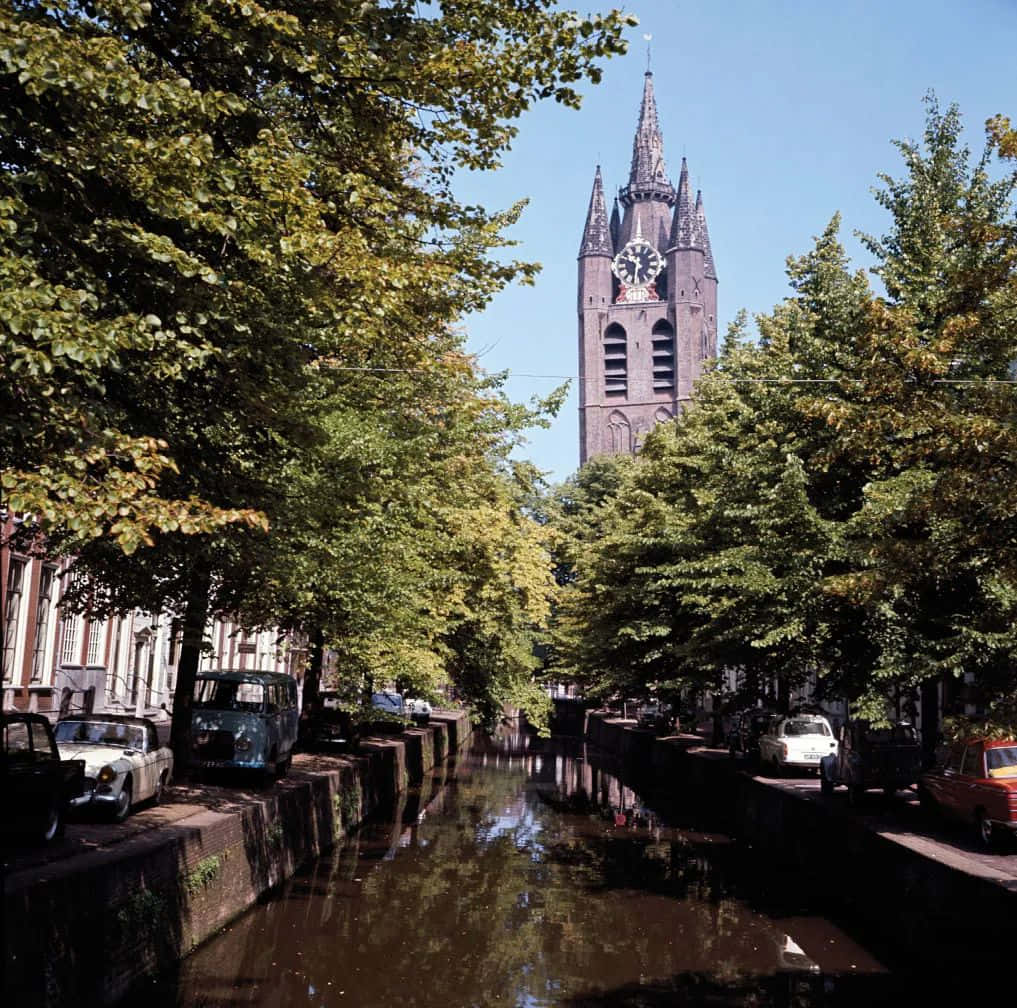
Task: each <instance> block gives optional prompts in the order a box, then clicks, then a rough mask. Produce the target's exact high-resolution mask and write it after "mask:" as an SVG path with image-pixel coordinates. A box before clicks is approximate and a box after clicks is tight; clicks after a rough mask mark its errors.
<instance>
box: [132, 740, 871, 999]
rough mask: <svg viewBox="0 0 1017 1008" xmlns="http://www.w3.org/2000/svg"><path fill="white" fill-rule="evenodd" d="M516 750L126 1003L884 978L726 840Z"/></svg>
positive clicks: (803, 993) (320, 870)
mask: <svg viewBox="0 0 1017 1008" xmlns="http://www.w3.org/2000/svg"><path fill="white" fill-rule="evenodd" d="M523 741H524V740H523V738H521V737H520V738H516V739H512V740H511V743H512V744H511V745H509V746H507V747H505V748H503V749H502V748H497V747H494V746H492V745H490V744H488V745H487V746H486V747H481V748H478V749H477V750H476V751H475V752H474V753H473V754H472V755H471V757H470V759H468V760H466V761H464V762H462V763H461V764H460V765H459V766H458V767H457V768H456V769H455V770H452V771H448V772H447V776H446V775H445V774H446V772H443V775H441V776H439V777H436V778H435V779H434V780H433V781H431V782H429V783H428V785H427V786H426V787H425V789H424V790H423V792H422V793H421V794H419V795H417V794H413V795H411V796H410V797H409V798H408V799H407V798H405V797H404V798H403V799H402V807H401V808H400V810H399V812H400V815H399V816H398V817H397V818H396V819H395V821H394V822H389V823H372V824H370V825H368V826H366V827H365V828H363V829H362V830H360V831H359V832H358V833H357V834H356V835H355V836H353V837H352V838H351V840H350V841H349V843H348V844H347V846H346V847H345V848H344V849H343V850H341V851H338V852H336V853H335V854H334V856H332V857H328V858H324V859H322V860H321V861H319V862H318V863H317V864H315V865H314V866H313V868H311V869H310V870H309V871H308V872H307V873H306V874H304V875H302V876H300V877H298V878H296V879H294V880H293V881H292V882H291V883H290V884H289V885H288V886H287V887H286V888H285V890H284V891H283V892H282V893H281V894H280V895H279V897H278V898H275V899H273V900H271V901H270V902H268V903H266V904H265V905H263V906H260V907H258V908H256V909H255V910H253V911H251V912H250V913H249V914H247V915H246V916H244V917H243V918H241V919H240V920H239V921H237V922H236V923H235V924H233V925H232V926H231V927H230V928H228V929H227V930H226V931H224V932H223V934H221V935H220V936H219V937H217V938H216V939H214V940H213V941H211V942H210V943H209V944H207V945H206V946H205V947H203V948H202V949H200V950H199V951H198V952H196V953H195V954H194V955H193V956H191V957H190V958H189V959H188V960H187V961H186V962H184V963H183V964H182V965H181V967H180V968H179V971H178V973H177V974H176V975H174V976H173V977H170V978H166V977H164V978H161V979H160V980H159V981H157V982H153V983H152V984H151V986H150V987H148V989H145V990H142V991H140V992H135V994H134V995H133V996H132V998H131V1000H130V1003H131V1004H135V1003H137V1001H138V1000H139V998H143V999H144V1000H145V1002H146V1008H149V1006H152V1008H154V1006H162V1008H168V1006H170V1005H174V1006H176V1005H180V1006H184V1005H186V1006H207V1008H212V1006H215V1008H225V1006H241V1005H251V1006H254V1005H258V1006H267V1005H287V1006H289V1005H292V1006H298V1008H299V1006H305V1005H306V1006H312V1005H313V1006H329V1008H331V1006H339V1005H356V1006H358V1008H368V1006H385V1008H387V1006H393V1005H401V1004H405V1005H414V1006H416V1005H419V1006H442V1008H454V1006H465V1005H471V1006H472V1005H476V1006H487V1005H506V1006H539V1005H577V1006H578V1005H591V1006H592V1005H597V1006H601V1005H602V1006H607V1005H658V1004H659V1005H664V1004H674V1003H682V1004H691V1003H695V1004H700V1003H702V1004H712V1005H736V1004H737V1005H764V1004H767V1005H769V1004H773V1005H792V1004H793V1005H803V1006H805V1005H820V1004H824V1005H825V1004H833V1003H838V1004H839V1003H850V1002H849V1001H840V1000H836V1001H835V1000H832V999H836V998H837V997H838V992H840V994H841V995H845V994H847V993H848V990H847V988H845V987H844V985H845V984H848V985H850V984H854V985H855V986H854V988H852V992H853V993H852V997H853V996H854V995H855V994H861V993H862V990H861V988H859V987H858V983H859V982H860V980H861V979H863V978H867V980H868V981H869V983H870V984H871V983H873V982H876V981H879V980H885V979H886V978H885V976H884V971H883V968H882V967H881V966H880V964H879V963H878V962H877V961H876V960H875V959H873V958H872V956H871V955H869V954H868V953H866V952H865V951H864V950H863V949H862V948H861V947H860V946H859V945H857V944H856V943H855V942H853V941H852V940H851V939H850V938H849V937H848V936H847V935H845V934H844V933H843V932H841V931H840V930H838V929H837V928H836V927H835V926H834V925H832V924H830V923H829V922H828V921H825V920H822V919H821V918H815V917H812V916H809V915H808V908H805V910H806V912H805V913H803V904H802V903H801V902H800V901H796V900H795V899H794V898H789V897H787V896H786V894H783V893H780V894H779V895H778V896H776V897H767V896H766V895H765V894H763V895H762V896H760V895H759V894H758V893H752V892H751V891H750V890H751V889H752V886H751V885H748V886H747V885H746V883H745V881H744V876H746V874H747V873H746V872H745V871H744V869H743V868H739V863H740V861H739V859H740V853H739V851H738V849H737V847H736V846H735V845H732V844H730V843H728V842H727V841H726V838H724V837H720V836H717V835H713V834H710V833H706V832H701V831H697V830H695V829H686V828H676V827H674V826H673V825H669V822H674V821H675V820H674V819H669V820H668V821H665V820H663V819H661V818H660V817H659V815H658V814H657V813H656V812H655V811H653V810H652V809H649V808H646V807H645V806H644V805H643V804H642V803H641V801H640V798H639V795H637V794H636V793H634V792H633V791H632V790H630V789H629V788H627V787H625V786H623V785H622V784H621V783H620V782H619V780H618V779H617V777H615V776H613V775H612V774H611V773H610V771H609V769H607V768H604V767H601V766H598V765H596V761H595V760H594V759H592V758H589V756H587V758H583V757H582V756H581V755H579V756H574V755H568V754H567V753H566V752H565V751H564V750H563V749H561V748H558V749H555V748H552V747H551V746H550V745H545V746H544V748H543V749H542V750H537V749H535V748H534V749H533V750H531V749H530V748H528V745H524V744H523ZM580 752H581V750H580ZM757 888H758V887H757ZM778 888H779V887H778ZM746 894H748V895H746ZM794 914H797V916H793V915H794ZM781 918H786V919H784V921H783V923H781ZM863 996H864V995H863Z"/></svg>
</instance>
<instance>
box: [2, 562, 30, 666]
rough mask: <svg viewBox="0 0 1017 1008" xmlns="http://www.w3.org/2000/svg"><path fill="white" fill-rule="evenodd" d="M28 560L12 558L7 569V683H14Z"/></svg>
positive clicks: (5, 622) (5, 663)
mask: <svg viewBox="0 0 1017 1008" xmlns="http://www.w3.org/2000/svg"><path fill="white" fill-rule="evenodd" d="M27 567H28V561H27V560H19V559H18V558H17V557H11V562H10V566H9V567H8V568H7V598H6V599H5V602H6V605H5V606H4V677H3V681H4V682H5V683H9V682H13V681H14V662H15V655H16V652H17V647H18V629H19V628H20V625H21V600H22V596H23V595H24V591H25V570H26V568H27Z"/></svg>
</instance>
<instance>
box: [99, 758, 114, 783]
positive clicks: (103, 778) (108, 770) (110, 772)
mask: <svg viewBox="0 0 1017 1008" xmlns="http://www.w3.org/2000/svg"><path fill="white" fill-rule="evenodd" d="M116 779H117V772H116V770H114V769H113V767H111V766H110V765H109V764H108V763H107V764H106V766H104V767H103V768H102V769H101V770H100V771H99V773H98V774H96V780H98V781H99V783H100V784H109V783H110V782H111V781H115V780H116Z"/></svg>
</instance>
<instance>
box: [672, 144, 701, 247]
mask: <svg viewBox="0 0 1017 1008" xmlns="http://www.w3.org/2000/svg"><path fill="white" fill-rule="evenodd" d="M694 212H695V211H694V210H693V209H692V201H691V200H690V199H689V166H688V165H687V164H686V163H685V158H682V171H681V175H679V176H678V202H677V205H676V206H675V208H674V220H673V221H672V222H671V242H670V245H671V248H679V249H687V248H694V247H697V246H695V245H694V239H695V233H694V232H695V228H694V221H693V214H694Z"/></svg>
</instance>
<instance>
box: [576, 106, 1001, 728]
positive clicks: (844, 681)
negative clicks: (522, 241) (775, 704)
mask: <svg viewBox="0 0 1017 1008" xmlns="http://www.w3.org/2000/svg"><path fill="white" fill-rule="evenodd" d="M960 135H961V121H960V116H959V113H958V111H957V109H956V108H953V107H951V108H948V109H946V110H945V111H944V110H941V109H940V107H939V106H938V104H937V103H936V101H935V100H934V99H932V98H930V99H929V102H928V116H927V123H926V130H925V134H924V137H923V140H922V142H921V143H915V142H911V141H907V142H901V143H899V144H898V149H899V150H900V152H901V154H902V157H903V160H904V167H905V172H904V175H903V176H902V177H901V178H899V179H897V178H893V177H891V176H889V175H885V176H882V182H883V188H882V189H881V190H880V191H879V192H878V193H877V199H878V200H879V202H880V203H881V204H882V205H883V206H884V207H885V208H886V209H887V211H888V213H889V216H890V227H889V229H888V231H887V233H886V234H885V235H884V236H882V237H880V238H871V237H866V238H865V241H866V244H867V245H868V247H869V249H870V251H871V252H872V254H873V256H874V259H875V263H876V265H875V267H874V269H873V273H874V274H875V275H876V276H877V278H878V279H879V281H880V282H881V284H882V288H883V291H882V293H877V292H876V291H875V290H874V289H873V288H872V286H871V285H870V284H869V282H868V280H867V278H866V277H865V275H864V274H863V273H852V272H851V270H850V265H849V263H848V261H847V257H846V256H845V253H844V250H843V248H842V246H841V245H840V242H839V240H838V237H837V233H838V229H839V220H838V219H837V218H835V219H834V221H833V222H832V223H831V224H830V226H829V227H828V228H827V229H826V231H825V232H824V233H823V234H822V236H821V237H819V238H818V239H817V241H816V245H815V247H814V249H813V250H812V251H811V252H810V253H809V254H807V255H806V256H803V257H801V258H799V259H790V260H789V261H788V275H789V279H790V281H791V287H792V293H791V295H790V296H789V297H788V298H787V299H786V300H785V301H784V302H783V303H782V304H780V305H779V306H778V307H777V308H776V309H775V310H774V311H773V312H772V313H771V314H769V315H767V316H762V317H760V318H759V319H758V320H757V321H758V327H759V340H758V342H755V343H753V342H750V341H748V340H746V339H745V338H744V337H743V336H742V335H741V329H742V326H741V325H736V326H735V327H734V329H733V331H732V333H731V334H730V336H729V339H728V342H727V345H726V346H725V348H724V351H723V353H722V354H721V356H720V358H719V360H718V361H717V362H716V364H715V366H714V367H713V368H712V369H711V370H710V371H709V372H708V373H707V374H706V375H705V376H704V378H703V379H702V381H701V382H700V384H699V386H698V388H697V390H696V396H695V399H694V401H693V403H692V404H691V405H690V406H689V408H688V409H687V410H686V411H685V413H684V414H683V415H682V416H681V417H680V418H679V419H678V420H677V421H676V422H675V423H674V424H672V425H669V426H667V427H663V428H658V429H657V430H655V431H654V432H653V434H652V436H651V437H650V438H648V439H647V442H646V446H645V448H644V449H643V452H642V454H641V456H640V458H639V459H638V461H637V464H636V466H635V467H634V469H633V471H632V473H631V476H630V477H629V478H628V479H627V480H626V481H625V482H624V483H623V484H622V485H621V487H620V488H619V490H618V492H617V495H616V497H615V500H614V503H613V506H612V507H611V508H610V514H609V517H608V518H607V520H606V521H605V520H604V519H603V518H602V517H599V518H598V522H600V523H601V525H602V528H603V529H605V531H604V533H603V534H602V535H600V536H598V537H597V538H596V540H595V541H593V542H592V543H591V544H589V545H588V546H585V547H584V548H583V550H582V562H581V572H580V574H579V577H578V579H577V581H576V584H575V586H574V590H571V591H569V592H567V593H566V599H565V601H564V602H563V608H564V609H565V611H566V612H571V614H572V615H571V617H570V620H569V625H570V626H572V627H574V628H578V627H585V628H587V629H589V628H591V627H592V628H595V629H593V631H592V632H587V633H585V634H584V633H579V632H573V633H572V635H571V638H570V641H566V643H565V645H564V648H563V650H564V652H565V653H566V654H567V655H568V656H570V660H571V661H572V662H573V664H574V665H575V666H576V667H578V668H580V669H585V670H586V671H587V672H590V671H591V670H594V669H598V670H599V671H600V674H601V676H602V677H603V678H604V683H605V686H604V688H605V689H611V688H615V687H617V688H632V686H633V685H637V684H641V685H642V686H643V687H644V688H645V685H646V684H647V683H660V682H667V681H673V682H675V683H677V684H686V685H695V686H709V687H717V686H718V685H719V684H720V683H721V681H722V679H723V676H724V673H725V671H726V670H737V671H738V672H739V673H741V676H742V681H743V682H744V683H745V684H746V686H747V688H748V689H749V690H750V691H755V692H758V691H759V688H760V685H761V683H763V682H774V681H782V682H783V683H785V684H786V685H787V686H790V685H793V684H794V683H796V682H801V681H804V679H805V678H807V677H810V676H814V675H815V676H818V677H819V679H820V687H821V689H825V690H826V691H827V692H828V693H832V694H834V695H840V696H847V697H848V698H849V699H851V700H852V701H853V702H854V704H855V707H856V709H858V710H860V711H862V712H864V713H869V714H872V715H873V716H880V715H881V714H882V713H883V712H884V711H885V709H886V703H887V698H888V697H893V696H895V693H896V691H897V690H899V689H902V688H903V689H908V690H909V689H911V688H913V687H915V686H917V685H919V684H921V683H923V682H928V681H931V680H934V679H943V678H945V679H946V680H947V681H957V682H960V681H961V680H964V681H965V682H967V683H968V685H967V686H966V687H965V689H966V690H967V693H966V699H968V700H969V701H976V700H977V701H978V702H980V703H982V704H983V705H991V704H992V703H1002V702H1003V701H1004V700H1006V698H1008V697H1010V696H1012V695H1013V693H1014V690H1015V687H1017V678H1015V672H1014V669H1015V657H1017V639H1015V637H1014V633H1013V627H1014V625H1015V620H1014V616H1015V610H1014V605H1015V599H1017V594H1015V592H1017V571H1015V568H1014V562H1015V560H1017V552H1015V548H1014V544H1015V543H1017V530H1015V528H1014V516H1015V515H1017V507H1015V505H1017V501H1015V500H1014V498H1013V494H1014V487H1015V486H1017V471H1015V469H1014V466H1015V460H1017V452H1015V445H1014V441H1013V439H1014V437H1015V435H1017V393H1015V387H1017V386H1015V385H1014V384H1013V382H1012V378H1013V362H1014V361H1015V360H1017V317H1015V315H1017V297H1015V295H1017V271H1015V262H1017V216H1015V211H1014V204H1013V193H1014V187H1015V185H1017V173H1015V171H1014V170H1013V167H1012V166H1011V165H1009V164H1008V160H1013V159H1014V156H1015V154H1017V149H1015V147H1014V143H1013V133H1012V131H1011V130H1010V129H1009V124H1008V123H1007V122H1006V120H1003V119H998V120H993V121H992V122H990V124H989V126H988V131H987V136H988V139H987V143H986V147H985V149H984V151H983V153H982V155H981V156H980V157H979V158H977V159H974V160H973V159H972V157H971V155H970V152H969V151H968V150H967V149H966V148H964V146H963V144H962V143H961V140H960ZM784 695H785V696H786V691H785V692H784Z"/></svg>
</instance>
